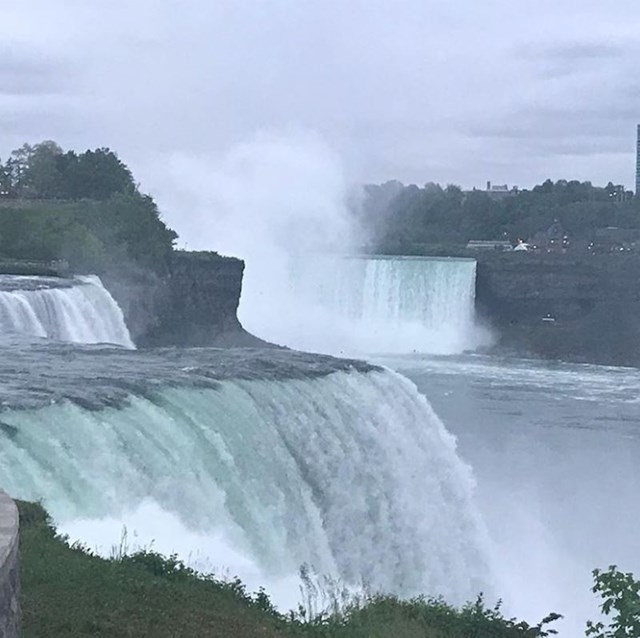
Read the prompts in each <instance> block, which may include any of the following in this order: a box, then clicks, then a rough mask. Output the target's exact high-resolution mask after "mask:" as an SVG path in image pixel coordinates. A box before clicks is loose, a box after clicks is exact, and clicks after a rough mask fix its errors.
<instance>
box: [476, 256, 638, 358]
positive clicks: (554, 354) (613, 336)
mask: <svg viewBox="0 0 640 638" xmlns="http://www.w3.org/2000/svg"><path fill="white" fill-rule="evenodd" d="M477 260H478V267H477V283H476V306H477V310H478V314H479V316H480V317H481V319H483V320H484V321H485V322H487V323H489V324H490V325H491V326H493V327H494V328H495V330H496V333H497V335H498V339H499V341H498V344H497V346H496V349H497V350H498V351H501V352H508V353H514V354H517V355H519V356H537V357H544V358H549V359H562V360H565V361H576V362H588V363H599V364H605V365H630V366H639V365H640V256H638V255H634V254H629V253H622V254H609V255H592V254H590V253H585V254H582V255H575V256H573V255H567V254H557V255H555V254H543V255H540V254H529V253H521V252H518V253H497V254H494V253H490V254H481V255H478V256H477Z"/></svg>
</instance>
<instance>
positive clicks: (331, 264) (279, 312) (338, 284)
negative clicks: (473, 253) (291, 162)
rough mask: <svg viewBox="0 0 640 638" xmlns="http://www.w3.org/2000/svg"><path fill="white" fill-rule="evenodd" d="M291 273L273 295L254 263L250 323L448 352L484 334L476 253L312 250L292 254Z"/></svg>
mask: <svg viewBox="0 0 640 638" xmlns="http://www.w3.org/2000/svg"><path fill="white" fill-rule="evenodd" d="M288 274H289V280H288V284H287V286H286V287H284V289H282V290H279V291H278V292H277V293H276V295H275V298H276V300H277V303H274V295H273V294H271V295H267V294H265V293H266V286H262V285H254V282H253V281H252V274H251V271H250V270H249V271H248V275H247V284H246V287H245V292H243V299H242V304H241V312H242V317H243V321H244V323H245V325H246V326H247V327H248V328H249V329H250V330H252V331H255V332H256V333H257V334H259V335H260V336H263V337H265V338H267V339H272V340H274V341H277V342H279V343H284V344H286V345H289V346H293V347H298V348H302V349H308V350H315V351H320V352H330V353H333V354H337V353H340V354H341V353H345V352H346V353H373V352H427V353H434V354H451V353H457V352H462V351H463V350H465V349H472V348H475V347H477V346H478V345H480V343H481V342H482V341H483V340H484V339H486V335H485V334H484V333H483V331H482V330H480V329H479V328H478V326H477V325H476V323H475V309H474V301H475V277H476V262H475V260H473V259H449V258H447V259H439V258H426V257H382V256H373V257H342V258H340V257H328V256H325V257H317V256H308V257H306V258H296V259H295V260H292V262H291V264H290V265H289V268H288ZM267 285H268V284H267ZM271 286H272V287H273V284H271ZM283 310H285V312H283Z"/></svg>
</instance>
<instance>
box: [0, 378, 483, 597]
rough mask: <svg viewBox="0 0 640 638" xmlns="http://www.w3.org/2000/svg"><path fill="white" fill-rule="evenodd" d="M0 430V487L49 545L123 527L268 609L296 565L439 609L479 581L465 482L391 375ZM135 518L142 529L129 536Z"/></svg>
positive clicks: (17, 421) (162, 402)
mask: <svg viewBox="0 0 640 638" xmlns="http://www.w3.org/2000/svg"><path fill="white" fill-rule="evenodd" d="M3 423H4V424H5V428H4V429H3V430H2V431H1V432H2V433H1V434H0V437H1V438H2V445H1V446H0V485H2V486H3V488H4V489H6V490H7V491H8V492H9V493H11V494H12V495H15V496H17V497H21V498H27V499H37V498H42V499H43V501H44V504H45V505H46V507H47V508H49V509H50V511H51V512H52V514H53V515H54V517H55V518H56V519H57V520H58V521H59V522H61V523H63V527H62V529H63V530H64V531H66V532H68V533H70V534H71V535H72V537H73V538H75V537H76V536H77V537H79V538H82V540H83V541H84V542H87V543H88V544H89V545H90V546H95V545H96V544H100V545H101V546H102V550H103V551H105V552H106V553H109V551H110V549H111V546H112V545H114V544H117V543H118V541H119V537H120V531H121V523H122V522H127V523H128V524H129V533H130V534H131V535H133V534H134V531H137V532H138V538H137V541H139V542H140V544H141V545H148V544H149V543H150V542H151V540H153V539H155V543H154V547H156V548H158V549H160V550H162V551H166V552H171V551H179V552H180V553H181V554H183V557H184V558H188V557H189V556H188V555H187V556H184V553H185V552H188V553H189V554H193V553H194V552H197V551H198V550H200V553H201V554H202V553H204V554H206V556H203V557H202V559H201V560H200V562H202V560H203V559H205V558H206V560H207V561H208V563H209V564H210V565H212V566H214V567H215V566H224V565H227V566H229V567H230V568H232V569H234V570H237V572H238V574H237V575H239V576H240V577H246V578H248V579H249V580H250V581H251V582H256V583H257V581H258V580H260V583H259V584H262V585H264V586H266V587H267V588H270V587H271V585H272V584H273V585H274V591H275V592H276V595H278V590H279V588H280V589H282V587H283V583H292V582H295V576H296V574H297V570H298V568H299V567H300V565H301V564H304V563H307V564H310V565H313V566H314V568H315V569H316V570H317V571H318V573H320V574H330V575H335V576H337V577H339V578H341V579H342V580H343V581H344V582H345V583H347V584H352V585H358V584H360V583H361V582H364V583H367V584H368V586H370V587H371V588H372V589H374V590H381V591H385V592H395V593H398V594H401V595H411V594H415V593H418V592H421V593H427V594H429V593H431V594H438V595H440V594H441V595H443V596H445V597H446V598H447V599H448V600H450V601H452V602H456V601H458V602H461V601H463V600H466V599H468V598H471V597H474V596H475V595H476V594H477V593H478V592H479V591H481V590H482V591H485V592H486V591H487V584H488V583H490V582H491V576H490V573H489V572H490V570H489V568H488V566H487V564H486V561H485V545H484V543H485V540H484V532H483V527H482V524H481V522H480V519H479V516H478V514H477V512H476V509H475V507H474V505H473V479H472V477H471V472H470V470H469V468H468V467H467V466H465V465H464V464H463V463H462V462H461V461H460V459H459V458H458V456H457V454H456V450H455V440H454V438H453V437H452V436H451V435H450V434H449V433H448V432H447V431H446V430H445V428H444V427H443V425H442V423H441V422H440V421H439V419H438V418H437V417H436V416H435V414H434V413H433V411H432V410H431V408H430V406H429V404H428V403H427V400H426V399H425V398H424V397H423V396H422V395H420V394H419V393H418V392H417V390H416V389H415V386H414V385H413V384H412V383H411V382H410V381H408V380H406V379H405V378H403V377H401V376H399V375H397V374H395V373H392V372H387V371H372V372H367V373H365V372H356V371H350V372H334V373H332V374H330V375H328V376H324V377H318V378H314V379H310V378H302V379H288V380H282V381H266V380H265V381H256V380H254V381H243V380H233V381H231V380H230V381H223V382H221V383H220V387H219V389H218V390H212V389H209V390H194V389H176V388H172V389H165V390H162V391H161V392H159V393H157V394H156V395H154V396H153V397H147V398H142V397H132V398H131V401H130V402H129V404H128V405H126V406H124V407H122V408H113V407H107V408H104V409H102V410H99V411H88V410H85V409H82V408H80V407H78V406H75V405H72V404H69V403H65V404H61V405H56V406H50V407H46V408H42V409H39V410H26V411H19V410H16V411H7V412H5V413H3ZM6 426H9V427H8V428H7V427H6ZM13 428H15V430H14V429H13ZM7 432H9V433H7ZM45 433H46V436H44V435H43V434H45ZM149 508H151V509H149ZM159 510H162V512H163V513H164V514H162V515H160V516H159V517H158V518H157V519H156V518H155V516H156V515H158V511H159ZM149 512H151V513H152V514H153V515H154V518H153V519H148V520H153V522H154V525H153V527H150V526H146V529H138V523H139V521H140V520H141V519H142V518H147V516H146V514H148V513H149ZM78 519H82V521H80V522H79V521H78ZM91 519H93V520H94V521H95V520H96V519H102V523H99V524H95V523H90V522H87V520H91ZM73 521H75V522H73ZM178 523H179V524H178ZM165 525H166V526H165ZM185 530H186V531H185ZM111 534H115V535H116V536H115V537H111V538H110V539H108V538H107V537H108V536H110V535H111ZM192 543H193V546H192V547H189V545H190V544H192ZM105 545H106V546H105ZM228 563H230V564H228ZM296 592H297V587H296ZM296 592H294V593H292V592H291V591H290V589H289V592H288V593H286V592H285V593H286V596H285V593H282V594H281V595H282V596H283V598H282V599H281V600H280V601H279V602H281V603H283V604H285V605H286V604H289V603H290V602H291V596H295V593H296Z"/></svg>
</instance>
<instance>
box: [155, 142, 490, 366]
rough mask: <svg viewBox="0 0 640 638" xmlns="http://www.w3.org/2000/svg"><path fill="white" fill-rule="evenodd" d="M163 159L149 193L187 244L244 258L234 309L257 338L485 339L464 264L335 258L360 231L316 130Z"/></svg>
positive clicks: (440, 344)
mask: <svg viewBox="0 0 640 638" xmlns="http://www.w3.org/2000/svg"><path fill="white" fill-rule="evenodd" d="M166 166H169V167H170V168H169V172H168V173H167V168H166V167H165V172H164V173H162V172H159V173H158V175H161V176H162V179H161V181H159V182H156V188H154V192H155V193H156V195H157V197H158V199H159V200H160V201H161V203H162V207H163V209H164V210H166V211H167V213H168V215H167V216H168V218H169V220H170V221H171V223H172V224H173V226H174V227H175V228H177V229H178V231H179V232H180V236H181V238H182V240H183V241H184V242H186V245H187V247H188V248H192V249H194V248H197V249H202V250H211V249H215V250H218V251H220V252H222V253H224V254H228V255H234V256H237V257H240V258H242V259H244V260H245V262H246V268H245V274H244V280H243V290H242V297H241V300H240V307H239V311H238V314H239V318H240V320H241V322H242V324H243V325H244V327H245V328H247V329H248V330H249V331H250V332H253V333H254V334H256V335H257V336H259V337H262V338H264V339H267V340H269V341H273V342H275V343H279V344H282V345H287V346H291V347H295V348H299V349H305V350H312V351H316V352H324V353H329V354H340V355H344V354H349V355H362V354H367V353H371V352H387V353H389V352H415V351H418V352H428V353H438V354H453V353H459V352H462V351H463V350H467V349H473V348H475V347H477V346H478V345H480V344H483V343H486V342H487V341H488V335H487V334H486V332H485V331H484V330H481V329H479V328H478V327H477V326H476V324H475V320H474V285H475V269H474V267H473V266H472V264H471V262H468V261H465V260H448V261H430V260H428V259H424V260H416V261H410V260H405V259H402V258H400V259H393V258H390V259H388V260H387V261H384V262H383V261H379V260H373V259H371V260H363V261H361V262H359V263H358V262H354V261H353V260H352V259H349V258H346V259H345V258H343V257H341V255H354V254H357V253H358V252H359V251H360V249H361V248H362V246H363V245H364V244H365V243H366V242H367V236H366V234H365V233H364V231H363V229H362V228H360V227H358V225H357V224H356V221H355V215H354V214H353V212H352V210H351V207H352V206H353V205H355V202H354V200H356V199H357V196H358V194H357V193H355V192H353V191H351V192H350V190H349V188H348V185H347V182H346V181H345V177H344V170H343V167H342V165H341V162H340V160H339V158H338V157H337V156H336V155H335V154H334V153H333V152H332V151H331V149H330V148H328V147H327V146H326V145H325V144H324V143H323V142H322V141H321V140H320V139H319V138H318V137H317V136H315V135H313V134H310V133H299V132H298V133H295V134H288V135H262V136H259V137H258V138H257V139H256V140H255V141H253V142H251V143H247V144H242V145H239V146H237V147H235V148H234V149H233V150H232V151H231V152H230V153H228V154H227V155H226V156H224V157H222V158H219V157H210V156H205V157H203V156H200V157H197V158H193V157H187V156H180V155H178V156H174V157H172V158H171V159H170V160H168V161H167V162H166ZM157 179H158V177H156V180H157ZM151 181H152V182H153V179H152V180H151ZM185 209H186V210H189V211H190V215H189V216H187V217H185V216H184V215H182V211H184V210H185ZM172 211H173V216H172Z"/></svg>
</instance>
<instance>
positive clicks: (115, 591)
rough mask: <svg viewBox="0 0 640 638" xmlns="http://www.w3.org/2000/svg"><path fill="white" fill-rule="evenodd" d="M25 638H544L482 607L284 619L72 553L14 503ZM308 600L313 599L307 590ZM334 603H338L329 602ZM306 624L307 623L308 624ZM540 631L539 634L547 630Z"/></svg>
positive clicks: (207, 589) (364, 610) (186, 583)
mask: <svg viewBox="0 0 640 638" xmlns="http://www.w3.org/2000/svg"><path fill="white" fill-rule="evenodd" d="M18 506H19V510H20V523H21V525H20V550H21V557H22V612H23V632H22V635H23V636H24V638H33V637H38V638H41V637H45V636H55V637H57V638H65V637H69V638H70V637H77V636H113V637H120V636H123V637H124V636H136V637H138V636H152V637H154V638H163V637H169V636H174V637H175V636H185V637H194V638H195V637H198V638H199V637H207V636H217V637H223V636H224V637H233V638H236V637H237V638H245V637H246V638H249V637H254V636H261V637H266V638H268V637H275V636H299V637H303V636H305V637H309V638H314V637H317V638H334V637H335V638H343V637H344V638H347V637H355V638H383V637H387V636H393V637H394V638H414V637H415V638H418V637H420V638H518V637H535V636H546V635H548V634H547V633H546V632H545V631H544V629H543V628H542V627H528V626H527V625H525V624H524V623H520V624H519V623H516V622H515V621H512V620H508V619H504V618H503V617H502V615H501V614H500V612H499V611H496V610H492V609H486V608H485V607H484V605H483V604H482V602H481V601H478V602H476V603H475V604H472V605H468V606H466V607H464V608H463V609H460V610H458V609H454V608H452V607H450V606H448V605H446V604H445V603H443V602H441V601H437V600H426V599H417V600H413V601H409V602H402V601H399V600H397V599H395V598H393V597H370V598H367V599H365V600H363V601H360V602H354V601H352V602H351V603H346V602H343V603H342V604H341V605H339V607H340V609H339V611H338V613H336V614H333V615H326V614H325V615H322V614H320V615H318V614H314V613H313V612H312V611H309V610H310V609H311V608H312V605H309V606H308V610H307V611H304V610H302V609H301V610H299V611H298V612H296V613H292V614H289V615H281V614H279V613H278V612H276V610H274V609H273V607H272V606H271V604H270V601H269V599H268V597H267V596H266V594H264V593H263V592H258V593H257V594H254V595H249V594H247V592H246V591H245V589H244V587H243V586H242V584H241V583H240V582H239V581H235V582H222V581H220V580H217V579H216V578H214V577H212V576H206V575H201V574H197V573H195V572H194V571H193V570H191V569H189V568H188V567H185V566H184V565H183V564H182V563H181V562H180V561H178V560H176V559H175V558H165V557H162V556H160V555H158V554H156V553H153V552H140V553H137V554H135V555H133V556H128V557H121V558H118V559H112V560H105V559H102V558H99V557H97V556H93V555H91V553H89V552H87V551H86V550H84V549H82V548H79V547H70V546H69V545H68V543H67V542H66V541H65V539H64V538H61V537H60V536H59V535H57V534H56V532H55V530H54V528H53V527H52V525H51V522H50V520H49V518H48V516H47V514H46V512H45V511H44V510H43V509H42V507H40V506H39V505H35V504H32V503H23V502H19V503H18ZM306 593H307V594H311V595H313V594H314V591H313V585H312V584H310V583H307V587H306ZM334 602H335V599H334ZM310 616H313V618H310ZM545 626H546V625H545Z"/></svg>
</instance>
